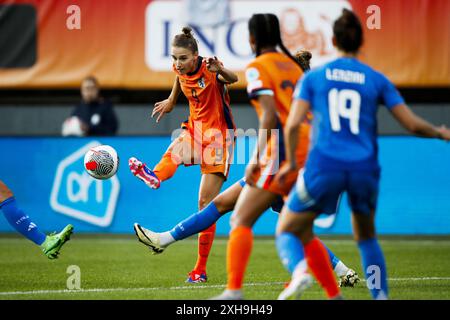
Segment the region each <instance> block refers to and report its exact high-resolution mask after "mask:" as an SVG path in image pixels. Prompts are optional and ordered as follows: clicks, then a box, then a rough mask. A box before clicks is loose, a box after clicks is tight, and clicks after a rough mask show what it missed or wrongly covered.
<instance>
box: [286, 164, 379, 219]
mask: <svg viewBox="0 0 450 320" xmlns="http://www.w3.org/2000/svg"><path fill="white" fill-rule="evenodd" d="M379 180H380V170H370V171H360V170H358V171H350V170H333V171H328V170H327V171H323V170H322V171H321V170H314V169H312V170H310V169H307V170H301V171H300V173H299V175H298V178H297V182H296V184H295V186H294V187H293V188H292V190H291V192H290V194H289V198H288V200H287V205H288V208H289V210H291V211H293V212H304V211H314V212H320V213H326V214H332V213H335V212H336V211H337V206H338V202H339V197H340V196H341V194H342V193H343V192H347V194H348V202H349V205H350V208H351V209H352V211H353V212H354V213H362V214H369V213H370V211H371V210H372V209H375V208H376V204H377V198H378V188H379Z"/></svg>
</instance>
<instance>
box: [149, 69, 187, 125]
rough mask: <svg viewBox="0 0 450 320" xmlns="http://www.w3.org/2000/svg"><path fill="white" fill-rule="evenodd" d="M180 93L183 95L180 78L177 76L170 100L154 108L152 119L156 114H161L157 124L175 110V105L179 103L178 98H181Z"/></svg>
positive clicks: (159, 103)
mask: <svg viewBox="0 0 450 320" xmlns="http://www.w3.org/2000/svg"><path fill="white" fill-rule="evenodd" d="M180 93H181V85H180V81H179V79H178V76H176V77H175V81H174V83H173V86H172V91H171V92H170V95H169V98H167V99H166V100H163V101H159V102H156V103H155V107H154V108H153V112H152V118H153V116H154V115H155V114H157V113H159V115H158V117H157V118H156V122H159V120H160V119H161V118H162V117H163V116H164V115H165V114H166V113H170V112H172V110H173V108H174V107H175V104H176V103H177V100H178V97H179V96H180Z"/></svg>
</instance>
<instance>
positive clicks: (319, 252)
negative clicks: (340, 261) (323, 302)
mask: <svg viewBox="0 0 450 320" xmlns="http://www.w3.org/2000/svg"><path fill="white" fill-rule="evenodd" d="M304 248H305V256H306V261H307V262H308V267H309V268H310V269H311V271H312V273H313V274H314V276H315V277H316V279H317V281H318V282H319V283H320V285H321V286H322V287H323V288H324V289H325V291H326V292H327V296H328V298H329V299H332V298H335V297H337V296H339V295H340V294H341V293H340V291H339V287H338V285H337V282H336V278H335V277H334V274H333V269H332V267H331V262H330V258H329V256H328V253H327V250H326V249H325V247H324V246H323V244H322V243H321V242H320V240H319V238H317V237H314V239H313V240H312V241H310V242H309V243H308V244H306V245H305V246H304Z"/></svg>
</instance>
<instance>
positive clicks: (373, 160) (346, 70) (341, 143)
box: [294, 58, 404, 169]
mask: <svg viewBox="0 0 450 320" xmlns="http://www.w3.org/2000/svg"><path fill="white" fill-rule="evenodd" d="M294 99H302V100H305V101H308V102H309V103H310V106H311V110H312V112H313V119H314V121H313V127H312V133H311V144H310V153H309V157H308V163H314V166H315V167H316V168H319V169H377V168H378V167H379V166H378V159H377V158H378V156H377V154H378V145H377V116H376V115H377V107H378V104H379V103H380V102H381V103H383V104H384V105H385V106H386V107H387V108H388V109H389V110H391V109H392V108H393V107H394V106H396V105H399V104H402V103H404V101H403V99H402V97H401V96H400V94H399V93H398V91H397V90H396V89H395V87H394V85H393V84H392V83H391V82H390V81H389V80H388V79H387V78H386V77H385V76H384V75H382V74H381V73H379V72H377V71H375V70H373V69H372V68H371V67H369V66H368V65H366V64H363V63H361V62H359V61H358V60H357V59H355V58H338V59H336V60H334V61H331V62H330V63H328V64H325V65H324V66H321V67H319V68H317V69H315V70H311V71H310V72H308V73H306V75H305V76H304V77H303V78H302V79H301V80H300V81H299V83H298V84H297V89H296V91H295V92H294Z"/></svg>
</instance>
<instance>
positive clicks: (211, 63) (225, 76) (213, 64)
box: [205, 56, 238, 84]
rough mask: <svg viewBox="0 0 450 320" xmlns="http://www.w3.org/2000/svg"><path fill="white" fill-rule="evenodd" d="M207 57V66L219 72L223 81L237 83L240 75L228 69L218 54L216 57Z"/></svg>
mask: <svg viewBox="0 0 450 320" xmlns="http://www.w3.org/2000/svg"><path fill="white" fill-rule="evenodd" d="M205 59H206V68H207V69H208V70H209V71H211V72H215V73H217V74H218V78H219V80H220V81H221V82H224V83H229V84H231V83H235V82H237V81H238V76H237V75H236V74H235V73H234V72H233V71H231V70H228V69H227V68H225V67H224V65H223V63H222V62H221V61H220V60H219V59H217V57H216V56H214V58H205Z"/></svg>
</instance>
